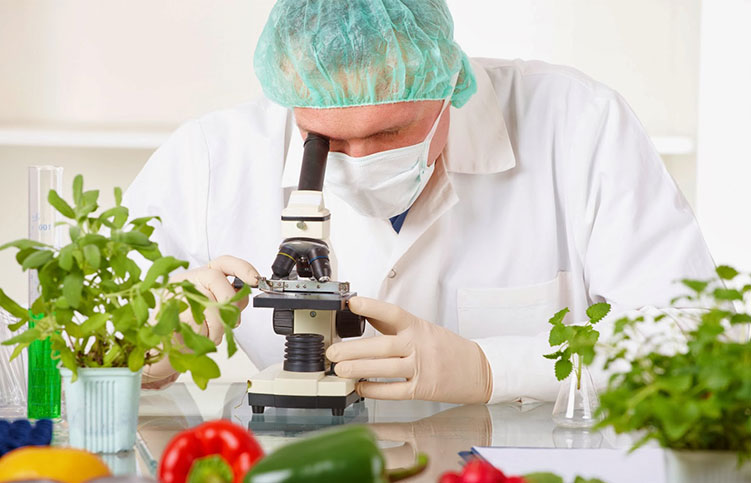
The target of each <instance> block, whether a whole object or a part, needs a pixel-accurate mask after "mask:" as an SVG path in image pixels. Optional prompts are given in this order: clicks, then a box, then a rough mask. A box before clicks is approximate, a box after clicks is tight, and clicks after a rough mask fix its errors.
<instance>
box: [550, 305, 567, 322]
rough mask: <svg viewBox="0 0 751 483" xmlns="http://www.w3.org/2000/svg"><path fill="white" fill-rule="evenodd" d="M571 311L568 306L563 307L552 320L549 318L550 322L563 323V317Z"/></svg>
mask: <svg viewBox="0 0 751 483" xmlns="http://www.w3.org/2000/svg"><path fill="white" fill-rule="evenodd" d="M567 313H569V310H568V307H566V308H565V309H561V310H559V311H558V312H556V313H555V315H553V316H552V317H551V318H550V320H548V322H549V323H551V324H553V325H559V324H561V323H563V318H564V317H566V314H567Z"/></svg>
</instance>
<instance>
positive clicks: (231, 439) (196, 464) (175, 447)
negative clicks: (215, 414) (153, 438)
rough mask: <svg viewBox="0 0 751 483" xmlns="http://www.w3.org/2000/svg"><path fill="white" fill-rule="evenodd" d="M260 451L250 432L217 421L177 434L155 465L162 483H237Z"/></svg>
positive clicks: (225, 422) (259, 457)
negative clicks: (157, 464)
mask: <svg viewBox="0 0 751 483" xmlns="http://www.w3.org/2000/svg"><path fill="white" fill-rule="evenodd" d="M262 457H263V450H262V449H261V446H260V445H259V444H258V442H257V441H256V440H255V438H253V435H252V434H251V432H250V431H248V430H247V429H245V428H243V427H242V426H238V425H236V424H233V423H231V422H229V421H225V420H217V421H209V422H207V423H204V424H201V425H199V426H196V427H195V428H191V429H188V430H186V431H183V432H181V433H179V434H177V435H176V436H175V437H174V438H172V440H171V441H170V442H169V444H167V447H166V448H165V449H164V452H163V453H162V459H161V460H160V461H159V471H158V476H159V481H160V482H162V483H186V482H188V483H192V482H212V483H213V482H216V483H232V482H234V483H240V482H242V480H243V477H244V476H245V474H246V473H247V472H248V471H249V470H250V468H251V467H252V466H253V464H254V463H255V462H256V461H258V460H259V459H261V458H262Z"/></svg>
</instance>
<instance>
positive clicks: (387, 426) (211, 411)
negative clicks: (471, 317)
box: [103, 383, 630, 482]
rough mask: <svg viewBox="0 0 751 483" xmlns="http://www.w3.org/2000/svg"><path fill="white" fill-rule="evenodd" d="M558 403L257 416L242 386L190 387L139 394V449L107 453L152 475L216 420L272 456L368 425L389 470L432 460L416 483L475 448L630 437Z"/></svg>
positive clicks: (392, 405) (120, 468)
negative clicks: (567, 417) (331, 432)
mask: <svg viewBox="0 0 751 483" xmlns="http://www.w3.org/2000/svg"><path fill="white" fill-rule="evenodd" d="M551 413H552V404H550V403H546V404H525V405H521V404H515V403H505V404H497V405H492V406H484V405H477V406H457V405H452V404H444V403H435V402H426V401H376V400H365V401H363V402H360V403H357V404H355V405H353V406H350V407H349V408H347V410H346V411H345V414H344V416H343V417H341V416H340V417H335V416H332V415H331V412H330V410H310V409H276V408H267V409H266V411H265V413H264V414H253V413H252V411H251V408H250V406H249V405H248V402H247V392H246V385H245V384H243V383H235V384H219V383H214V384H211V385H209V387H208V389H207V390H205V391H201V390H200V389H198V388H197V387H196V386H195V385H192V384H174V385H172V386H170V387H168V388H166V389H163V390H159V391H154V390H144V391H142V393H141V400H140V409H139V423H138V436H137V442H136V447H135V449H134V451H131V452H127V453H120V454H116V455H103V458H104V459H105V461H106V462H107V463H108V465H109V466H110V468H111V469H112V471H113V473H115V474H140V475H148V476H153V475H154V474H155V472H156V468H157V464H158V461H159V458H160V457H161V454H162V451H163V450H164V448H165V446H166V445H167V443H168V442H169V440H170V439H171V438H172V437H173V436H174V435H175V434H177V433H178V432H180V431H182V430H184V429H187V428H191V427H193V426H196V425H198V424H201V423H203V422H204V421H210V420H213V419H219V418H223V419H229V420H231V421H233V422H235V423H237V424H240V425H242V426H243V427H246V428H249V429H250V430H251V431H252V432H253V434H254V435H255V437H256V439H257V440H258V441H259V443H260V444H261V446H262V447H263V449H264V451H266V452H267V453H269V452H271V451H273V450H274V449H275V448H277V447H279V446H282V445H284V444H287V443H289V442H291V441H293V440H295V439H296V438H300V437H303V436H304V435H305V434H306V433H309V432H312V431H317V430H321V429H325V428H328V427H332V426H336V425H339V424H367V425H368V426H369V427H370V428H371V429H372V430H373V431H374V432H375V434H376V436H377V438H378V440H379V445H380V446H381V448H382V449H383V452H384V455H385V457H386V461H387V465H388V466H389V467H399V466H409V465H411V464H413V463H414V460H415V456H416V454H417V453H418V452H423V453H427V454H428V455H429V457H430V464H429V466H428V469H427V470H426V471H425V472H424V473H423V474H422V475H420V477H418V478H414V479H413V480H410V481H415V482H422V481H425V482H435V481H438V478H439V476H440V475H441V474H442V473H443V472H445V471H448V470H454V471H455V470H458V469H459V468H460V467H461V462H462V460H461V457H460V456H459V452H463V451H469V450H470V449H471V448H472V447H473V446H512V447H551V448H552V447H564V448H573V447H579V448H613V447H627V446H628V444H629V443H630V439H628V440H625V439H623V438H618V439H617V438H615V437H614V436H613V435H612V434H608V433H598V432H591V431H587V430H569V429H563V428H557V427H555V425H554V424H553V421H552V418H551Z"/></svg>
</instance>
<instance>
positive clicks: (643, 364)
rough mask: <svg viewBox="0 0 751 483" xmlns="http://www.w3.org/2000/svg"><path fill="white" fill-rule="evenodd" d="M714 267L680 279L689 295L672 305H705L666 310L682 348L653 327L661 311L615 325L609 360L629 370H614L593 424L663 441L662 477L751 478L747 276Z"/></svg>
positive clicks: (750, 292) (750, 349)
mask: <svg viewBox="0 0 751 483" xmlns="http://www.w3.org/2000/svg"><path fill="white" fill-rule="evenodd" d="M717 275H718V276H719V279H715V280H710V281H701V280H684V281H683V284H684V285H685V286H686V287H687V288H688V289H689V290H690V294H689V295H686V296H683V297H679V298H677V299H675V300H674V301H673V305H675V304H676V303H679V302H680V303H681V305H683V306H689V307H691V306H694V307H703V309H701V310H699V309H677V310H675V311H674V312H673V313H671V314H670V317H672V318H674V319H676V321H677V322H679V323H680V325H679V326H678V328H679V329H680V327H681V326H682V327H689V329H687V330H686V329H682V330H681V331H682V338H683V339H684V341H682V342H681V343H680V345H678V346H675V337H672V336H671V335H670V334H665V333H664V332H663V331H658V330H654V328H655V327H654V325H653V326H652V327H651V328H650V326H649V325H650V324H654V323H655V322H660V321H661V320H665V319H666V317H667V315H666V314H664V313H663V314H661V315H659V316H657V317H652V318H649V317H645V316H640V317H635V318H628V317H626V318H622V319H619V320H617V321H616V323H615V328H614V337H615V339H614V344H615V347H616V348H617V351H616V353H615V354H614V355H612V356H611V357H609V358H608V360H607V363H606V368H607V367H608V366H612V365H613V364H615V363H618V364H625V366H626V367H628V369H625V370H623V371H620V372H616V373H615V374H614V375H613V376H611V378H610V381H609V383H608V387H607V390H606V391H605V392H603V393H602V394H601V395H600V401H601V407H600V413H601V414H602V415H603V416H604V418H603V419H602V422H601V423H600V424H599V427H605V426H612V427H613V429H614V430H615V431H616V432H617V433H624V432H637V431H638V432H641V433H643V436H642V437H641V439H640V440H639V441H638V442H637V443H636V444H635V445H634V448H638V447H639V446H641V445H643V444H644V443H646V442H648V441H651V440H654V441H657V442H658V443H659V444H660V446H662V447H664V448H667V449H668V451H667V453H666V458H667V472H668V481H681V482H692V481H724V482H735V481H749V480H751V464H748V462H749V459H751V342H750V341H749V340H748V328H749V325H748V324H749V323H751V313H749V307H751V283H749V278H748V277H747V276H744V275H740V274H739V273H738V272H737V271H736V270H735V269H733V268H731V267H728V266H720V267H718V268H717ZM666 322H668V321H666ZM644 334H649V335H646V336H645V335H644ZM666 342H667V344H666ZM671 343H673V346H672V347H671V345H670V344H671ZM666 348H667V349H666ZM736 463H737V465H736ZM744 463H745V464H744Z"/></svg>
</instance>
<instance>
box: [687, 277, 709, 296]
mask: <svg viewBox="0 0 751 483" xmlns="http://www.w3.org/2000/svg"><path fill="white" fill-rule="evenodd" d="M681 283H682V284H683V285H685V286H686V287H688V288H690V289H691V290H693V291H694V292H696V293H697V294H700V293H702V292H704V290H706V288H707V286H709V282H703V281H701V280H690V279H684V280H681Z"/></svg>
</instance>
